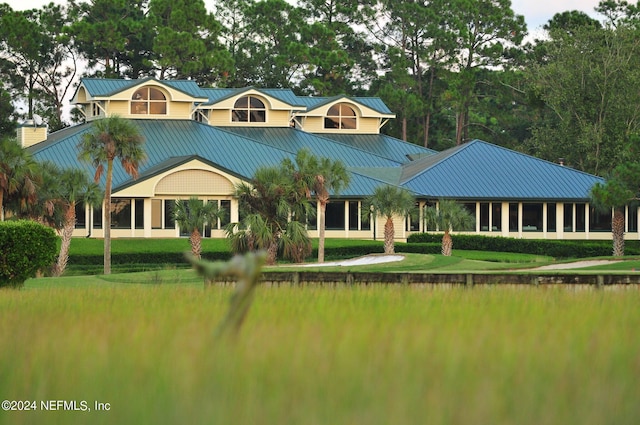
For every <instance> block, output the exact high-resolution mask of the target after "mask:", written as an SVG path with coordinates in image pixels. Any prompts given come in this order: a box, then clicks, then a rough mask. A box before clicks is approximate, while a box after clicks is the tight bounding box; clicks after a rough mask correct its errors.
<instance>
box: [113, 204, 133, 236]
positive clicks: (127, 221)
mask: <svg viewBox="0 0 640 425" xmlns="http://www.w3.org/2000/svg"><path fill="white" fill-rule="evenodd" d="M111 228H112V229H131V199H112V200H111Z"/></svg>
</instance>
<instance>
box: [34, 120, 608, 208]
mask: <svg viewBox="0 0 640 425" xmlns="http://www.w3.org/2000/svg"><path fill="white" fill-rule="evenodd" d="M134 123H135V124H136V125H138V126H139V128H140V132H141V133H142V135H143V136H144V138H145V147H144V148H145V151H146V153H147V157H148V158H147V160H146V161H145V162H144V163H143V164H141V166H140V170H139V172H140V177H141V178H146V177H151V176H152V175H154V174H156V173H157V172H160V171H162V170H166V169H170V168H171V167H174V166H176V165H178V164H179V163H181V162H183V161H185V160H187V159H191V158H199V159H200V160H202V161H204V162H206V163H209V164H211V165H212V166H214V167H217V168H219V169H221V170H224V171H226V172H228V173H230V174H232V175H235V176H237V177H239V178H242V179H245V180H249V179H250V178H251V177H252V176H253V175H254V174H255V171H256V170H257V169H258V168H259V167H261V166H271V165H277V164H279V163H280V162H281V161H282V160H283V159H284V158H289V159H294V158H295V154H296V153H297V152H298V150H300V149H302V148H307V149H309V150H310V151H311V152H312V153H313V154H314V155H317V156H323V157H330V158H334V159H339V160H341V161H343V162H344V163H345V165H346V166H347V168H348V169H349V171H350V172H351V178H352V180H351V184H350V186H349V187H348V188H346V189H345V190H344V191H342V192H341V193H340V196H344V197H347V196H357V197H364V196H368V195H370V194H371V193H372V192H373V190H374V189H375V187H377V186H379V185H381V184H394V185H399V186H402V187H405V188H407V189H409V190H411V191H412V192H414V193H415V194H416V195H417V196H418V197H422V198H454V199H461V200H464V199H468V200H485V199H486V200H504V201H508V200H514V201H515V200H518V201H527V200H530V201H541V200H549V201H552V202H555V201H586V200H588V199H589V192H590V190H591V188H592V187H593V185H594V184H595V183H597V182H603V179H601V178H599V177H596V176H593V175H590V174H587V173H584V172H581V171H577V170H574V169H571V168H568V167H563V166H560V165H558V164H554V163H551V162H548V161H543V160H540V159H537V158H534V157H531V156H529V155H525V154H522V153H519V152H515V151H512V150H509V149H506V148H502V147H499V146H496V145H492V144H490V143H486V142H482V141H480V140H475V141H473V142H469V143H467V144H464V145H461V146H458V147H455V148H452V149H449V150H446V151H444V152H440V153H437V154H432V155H430V156H427V157H424V158H422V159H418V160H415V161H408V160H407V159H406V152H411V153H416V152H418V153H420V152H421V151H426V150H425V149H424V148H421V147H419V146H415V147H412V146H411V145H409V146H407V145H408V144H405V143H401V142H399V141H397V140H395V139H393V138H386V136H381V137H379V138H377V137H369V136H362V135H349V136H346V135H345V136H344V138H343V137H336V138H335V139H342V140H343V142H340V141H336V140H334V138H327V137H322V136H319V135H314V134H310V133H306V132H303V131H300V130H297V129H294V128H257V127H251V128H248V127H225V128H218V127H212V126H209V125H206V124H202V123H198V122H195V121H192V120H135V121H134ZM92 126H93V124H92V123H86V124H82V125H78V126H75V127H71V128H66V129H63V130H61V131H58V132H56V133H53V134H51V135H50V136H49V138H48V139H47V141H46V142H43V143H39V144H36V145H34V146H32V147H30V148H28V149H29V151H31V152H32V153H33V155H34V157H35V158H36V159H38V160H50V161H53V162H55V163H56V164H58V165H59V166H61V167H65V168H67V167H76V168H81V169H83V170H85V171H86V172H87V174H88V175H91V176H93V174H94V172H95V169H94V168H93V166H92V165H91V164H86V163H82V162H79V161H78V159H77V156H78V149H77V145H78V143H79V142H80V140H81V138H82V135H83V134H85V133H86V132H88V131H90V130H91V128H92ZM368 142H372V143H371V144H368ZM394 147H395V148H397V149H398V151H397V152H395V151H394V150H393V149H394ZM401 159H402V161H401ZM133 183H134V182H133V181H132V180H131V178H130V177H129V176H128V175H127V174H126V173H125V172H124V170H123V169H122V166H121V165H120V163H119V162H117V163H116V164H114V175H113V185H114V191H117V190H119V189H122V188H124V187H126V186H128V185H130V184H133Z"/></svg>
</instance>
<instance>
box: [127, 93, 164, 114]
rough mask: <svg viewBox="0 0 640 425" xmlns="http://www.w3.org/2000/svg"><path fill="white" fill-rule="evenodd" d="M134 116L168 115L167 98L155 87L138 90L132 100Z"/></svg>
mask: <svg viewBox="0 0 640 425" xmlns="http://www.w3.org/2000/svg"><path fill="white" fill-rule="evenodd" d="M131 114H132V115H166V114H167V97H166V96H165V95H164V93H162V91H161V90H160V89H158V88H155V87H143V88H141V89H138V90H136V91H135V92H134V93H133V97H132V98H131Z"/></svg>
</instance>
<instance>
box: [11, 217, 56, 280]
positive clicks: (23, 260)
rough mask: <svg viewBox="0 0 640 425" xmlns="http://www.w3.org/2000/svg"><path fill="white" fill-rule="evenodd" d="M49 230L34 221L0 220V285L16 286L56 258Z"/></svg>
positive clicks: (53, 239)
mask: <svg viewBox="0 0 640 425" xmlns="http://www.w3.org/2000/svg"><path fill="white" fill-rule="evenodd" d="M57 239H58V237H57V236H56V234H55V232H54V231H53V229H51V228H49V227H46V226H44V225H42V224H39V223H36V222H34V221H26V220H19V221H5V222H0V287H3V286H11V287H20V286H22V285H23V284H24V281H25V280H27V279H28V278H30V277H33V276H35V274H36V273H37V272H38V270H43V269H46V268H49V267H50V266H51V265H52V264H53V262H54V261H55V259H56V252H57V246H56V242H57Z"/></svg>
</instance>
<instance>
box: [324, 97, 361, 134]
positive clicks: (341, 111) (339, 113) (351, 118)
mask: <svg viewBox="0 0 640 425" xmlns="http://www.w3.org/2000/svg"><path fill="white" fill-rule="evenodd" d="M356 125H357V118H356V112H355V111H354V110H353V108H352V107H351V106H349V105H347V104H346V103H338V104H336V105H333V106H332V107H331V108H329V111H328V112H327V116H326V117H325V118H324V128H335V129H339V130H354V129H355V128H356Z"/></svg>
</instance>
